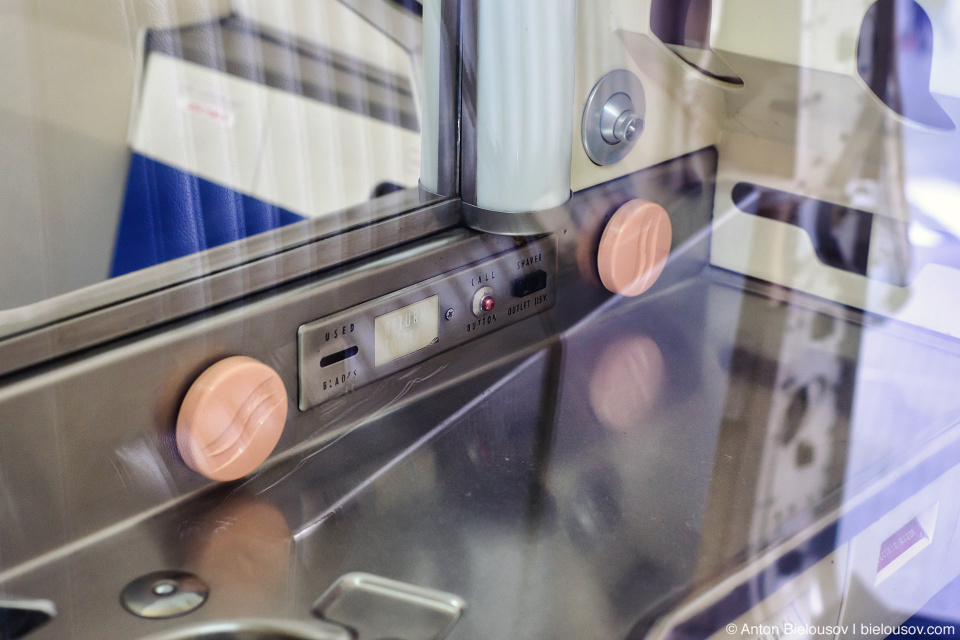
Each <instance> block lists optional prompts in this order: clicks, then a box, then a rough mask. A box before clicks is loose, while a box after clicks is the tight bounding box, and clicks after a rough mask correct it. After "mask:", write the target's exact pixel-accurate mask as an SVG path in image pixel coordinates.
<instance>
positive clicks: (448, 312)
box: [443, 309, 453, 320]
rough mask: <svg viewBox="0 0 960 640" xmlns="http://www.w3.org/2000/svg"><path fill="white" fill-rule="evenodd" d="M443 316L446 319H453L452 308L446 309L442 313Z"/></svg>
mask: <svg viewBox="0 0 960 640" xmlns="http://www.w3.org/2000/svg"><path fill="white" fill-rule="evenodd" d="M443 317H444V318H446V319H447V320H453V309H447V312H446V313H445V314H443Z"/></svg>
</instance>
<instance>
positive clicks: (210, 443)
mask: <svg viewBox="0 0 960 640" xmlns="http://www.w3.org/2000/svg"><path fill="white" fill-rule="evenodd" d="M286 420H287V390H286V388H285V387H284V386H283V381H282V380H281V379H280V376H279V375H277V372H276V371H274V370H273V369H271V368H270V367H268V366H267V365H265V364H263V363H262V362H258V361H257V360H254V359H253V358H248V357H246V356H234V357H232V358H226V359H225V360H221V361H220V362H218V363H216V364H215V365H213V366H211V367H210V368H209V369H207V370H206V371H204V372H203V373H202V374H201V375H200V377H199V378H197V380H196V381H195V382H194V383H193V385H191V387H190V390H189V391H187V396H186V397H185V398H184V399H183V404H182V405H180V415H179V416H178V417H177V448H178V449H179V450H180V455H181V456H183V461H184V462H186V463H187V466H188V467H190V468H191V469H193V470H194V471H196V472H197V473H199V474H201V475H203V476H206V477H207V478H210V479H211V480H219V481H228V480H236V479H237V478H242V477H243V476H245V475H247V474H248V473H250V472H251V471H253V470H254V469H256V468H257V467H259V466H260V465H261V464H262V463H263V461H264V460H266V459H267V457H268V456H269V455H270V454H271V453H272V452H273V449H274V447H276V446H277V442H278V441H279V440H280V435H281V434H282V433H283V427H284V424H285V423H286Z"/></svg>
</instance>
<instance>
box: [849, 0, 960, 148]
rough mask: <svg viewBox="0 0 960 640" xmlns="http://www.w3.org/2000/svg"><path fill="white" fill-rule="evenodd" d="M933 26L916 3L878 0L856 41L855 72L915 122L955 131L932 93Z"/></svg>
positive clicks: (886, 100) (861, 27) (893, 107)
mask: <svg viewBox="0 0 960 640" xmlns="http://www.w3.org/2000/svg"><path fill="white" fill-rule="evenodd" d="M932 66H933V24H932V23H931V22H930V17H929V16H928V15H927V13H926V11H924V10H923V7H921V6H920V5H919V4H918V3H917V2H916V0H878V2H875V3H874V4H873V5H871V6H870V8H869V9H867V13H866V15H865V16H864V18H863V23H862V24H861V25H860V38H859V40H858V41H857V71H858V73H859V74H860V77H861V78H862V79H863V81H864V82H865V83H866V84H867V87H869V88H870V91H872V92H873V94H874V95H876V96H877V97H878V98H879V99H880V100H881V101H882V102H883V104H885V105H886V106H887V107H888V108H889V109H890V110H892V111H894V112H896V113H898V114H900V115H901V116H903V117H905V118H907V119H909V120H912V121H914V122H917V123H920V124H923V125H926V126H928V127H932V128H935V129H943V130H947V131H953V130H954V129H955V128H956V127H955V125H954V123H953V120H951V119H950V116H948V115H947V113H946V112H945V111H944V110H943V108H942V107H941V106H940V104H939V103H938V102H937V101H936V99H935V98H934V97H933V94H932V93H931V92H930V72H931V68H932Z"/></svg>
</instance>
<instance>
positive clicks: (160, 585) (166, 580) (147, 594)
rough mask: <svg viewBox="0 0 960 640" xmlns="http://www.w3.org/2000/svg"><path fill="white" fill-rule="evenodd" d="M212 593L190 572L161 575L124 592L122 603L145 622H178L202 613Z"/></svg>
mask: <svg viewBox="0 0 960 640" xmlns="http://www.w3.org/2000/svg"><path fill="white" fill-rule="evenodd" d="M209 594H210V589H209V587H207V585H206V583H205V582H204V581H203V580H201V579H200V578H198V577H197V576H195V575H193V574H192V573H188V572H186V571H157V572H154V573H148V574H147V575H145V576H141V577H139V578H137V579H136V580H134V581H132V582H131V583H130V584H128V585H127V586H126V587H124V588H123V593H121V594H120V603H121V604H122V605H123V607H124V608H125V609H126V610H127V611H129V612H130V613H132V614H134V615H136V616H140V617H141V618H176V617H178V616H183V615H186V614H188V613H190V612H192V611H195V610H197V609H199V608H200V607H201V606H202V605H203V603H204V602H206V601H207V596H208V595H209Z"/></svg>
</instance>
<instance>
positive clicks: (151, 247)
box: [0, 0, 422, 335]
mask: <svg viewBox="0 0 960 640" xmlns="http://www.w3.org/2000/svg"><path fill="white" fill-rule="evenodd" d="M421 15H422V6H421V5H420V3H419V2H417V1H414V0H402V1H401V0H85V1H84V2H75V1H74V0H11V1H7V2H3V3H0V87H3V89H4V90H3V91H2V92H0V140H3V144H2V146H0V221H2V232H0V256H2V260H3V268H2V269H0V329H2V328H4V316H5V315H6V316H7V326H11V325H10V320H9V319H10V318H11V317H15V318H17V319H18V320H19V323H16V326H17V328H19V330H23V329H24V327H25V326H26V325H24V323H23V321H24V319H27V320H29V321H32V322H35V323H37V324H39V323H42V322H43V321H44V319H45V318H46V316H45V314H44V312H43V311H42V309H43V308H49V306H50V302H51V299H54V298H56V297H57V296H61V297H62V296H64V294H70V292H74V293H73V294H71V295H72V297H73V299H74V303H75V301H76V300H77V299H80V298H82V292H80V295H78V294H77V293H76V292H78V291H79V290H82V289H85V288H88V287H90V286H91V285H97V283H100V284H99V285H98V287H99V289H98V290H99V291H100V292H101V293H102V292H103V289H104V287H110V286H113V284H112V283H111V282H104V281H110V280H111V279H113V282H114V283H117V284H116V287H117V288H118V289H123V290H124V291H125V292H126V295H128V296H129V295H130V294H131V293H135V291H136V289H137V287H138V286H140V284H139V283H142V284H143V285H144V286H145V285H146V284H147V283H148V280H149V281H151V282H154V283H156V282H157V281H158V280H159V278H152V279H151V278H145V277H144V276H143V274H144V273H145V272H144V271H143V270H145V269H158V268H159V267H158V266H157V265H162V264H165V263H168V262H169V261H171V260H177V259H182V258H184V257H185V256H191V255H192V256H197V255H204V254H203V253H202V252H206V251H208V250H210V249H211V248H213V247H222V246H223V245H229V244H231V243H240V244H239V245H238V246H243V242H245V239H246V238H249V237H252V236H255V235H257V234H264V233H268V234H269V233H274V234H275V235H276V238H275V240H274V243H273V245H272V246H273V248H274V249H275V250H281V249H283V248H284V247H285V246H287V245H289V244H290V243H303V242H304V241H309V240H310V239H311V236H312V234H314V232H315V230H316V229H317V225H316V221H317V220H324V221H325V222H324V225H323V229H324V230H325V232H327V233H329V232H330V229H331V228H333V229H334V230H335V229H336V225H337V224H339V223H338V220H340V219H341V218H342V219H343V220H345V221H346V220H348V219H349V220H351V221H352V222H354V223H355V222H356V214H355V215H353V216H352V217H351V216H345V215H344V214H343V213H342V212H343V211H345V210H348V209H350V208H351V207H354V208H355V207H357V206H358V205H364V203H368V202H370V201H371V200H372V199H379V198H384V200H383V202H384V203H387V204H384V205H378V206H376V207H373V209H372V211H373V213H370V214H369V215H372V216H383V215H389V214H390V213H396V209H398V208H401V207H407V208H409V207H410V203H411V202H413V203H416V204H419V203H420V202H421V199H422V196H420V195H419V194H418V193H417V183H418V178H419V173H420V116H419V87H418V81H419V76H420V69H419V65H420V44H419V43H420V41H421V37H422V36H421V27H420V20H421ZM411 190H412V191H411ZM398 191H399V192H403V193H406V194H407V195H406V196H403V197H401V196H399V195H398V194H397V193H396V192H398ZM391 198H392V200H391ZM390 203H396V204H395V206H394V205H391V204H390ZM311 223H313V224H311ZM344 223H345V222H344ZM298 225H299V226H298ZM281 228H282V229H284V233H283V234H279V233H278V232H277V231H276V230H279V229H281ZM296 229H301V231H299V232H298V231H296ZM291 230H294V231H291ZM261 244H262V243H261ZM242 253H243V251H242V250H238V251H237V252H235V254H236V255H238V256H239V255H240V254H242ZM217 255H218V259H217V261H216V262H217V263H218V265H219V268H223V267H224V266H225V262H224V260H223V256H224V255H226V254H224V252H223V250H222V249H221V252H220V253H219V254H217ZM194 264H195V267H194V271H193V273H192V275H193V276H194V277H195V276H196V275H200V274H202V273H203V268H204V267H203V266H202V265H203V260H196V261H195V263H194ZM198 270H199V271H198ZM134 273H139V274H140V276H139V279H136V278H134V279H131V276H130V275H128V274H134ZM158 273H159V272H158ZM38 303H44V304H40V305H39V306H38ZM38 309H40V310H38ZM47 321H49V320H47ZM5 333H9V332H5V331H2V330H0V335H4V334H5Z"/></svg>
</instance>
